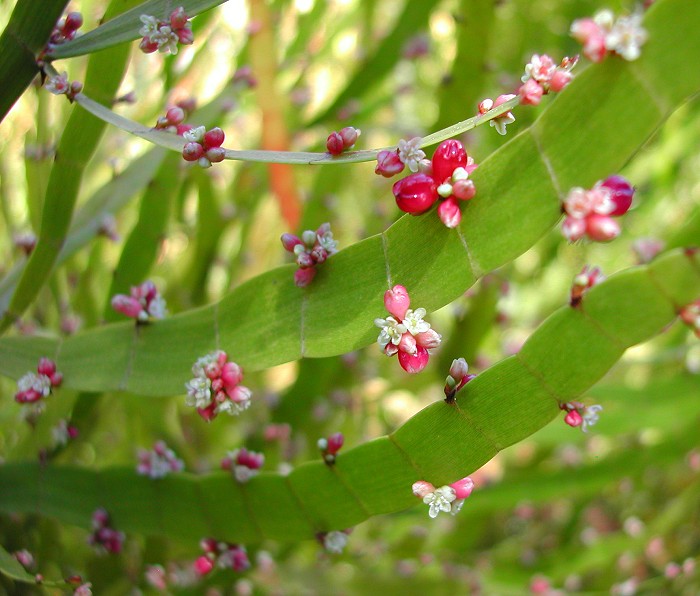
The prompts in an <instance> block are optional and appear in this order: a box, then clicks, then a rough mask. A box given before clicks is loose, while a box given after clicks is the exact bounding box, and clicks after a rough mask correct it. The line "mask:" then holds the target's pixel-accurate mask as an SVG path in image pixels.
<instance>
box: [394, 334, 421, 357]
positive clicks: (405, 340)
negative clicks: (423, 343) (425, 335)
mask: <svg viewBox="0 0 700 596" xmlns="http://www.w3.org/2000/svg"><path fill="white" fill-rule="evenodd" d="M417 345H418V344H417V343H416V338H415V337H413V336H412V335H411V334H410V333H408V332H406V333H404V334H403V335H402V336H401V341H400V342H399V350H400V351H401V352H405V353H406V354H415V353H416V351H417V349H418V348H417Z"/></svg>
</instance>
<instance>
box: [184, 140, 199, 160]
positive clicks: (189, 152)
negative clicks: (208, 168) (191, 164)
mask: <svg viewBox="0 0 700 596" xmlns="http://www.w3.org/2000/svg"><path fill="white" fill-rule="evenodd" d="M202 155H204V147H202V146H201V145H200V144H199V143H193V142H191V143H187V144H186V145H185V146H184V147H183V148H182V157H183V158H184V159H185V161H197V160H198V159H199V158H200V157H202Z"/></svg>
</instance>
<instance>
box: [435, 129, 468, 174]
mask: <svg viewBox="0 0 700 596" xmlns="http://www.w3.org/2000/svg"><path fill="white" fill-rule="evenodd" d="M432 163H433V178H435V180H436V182H437V183H438V184H442V183H443V182H444V181H445V180H447V179H448V178H450V177H451V176H452V172H454V171H455V168H463V167H465V166H466V165H467V152H466V151H465V150H464V146H463V145H462V143H460V142H459V141H456V140H455V139H448V140H447V141H443V142H442V143H440V144H439V145H438V148H437V149H436V150H435V153H434V154H433V162H432Z"/></svg>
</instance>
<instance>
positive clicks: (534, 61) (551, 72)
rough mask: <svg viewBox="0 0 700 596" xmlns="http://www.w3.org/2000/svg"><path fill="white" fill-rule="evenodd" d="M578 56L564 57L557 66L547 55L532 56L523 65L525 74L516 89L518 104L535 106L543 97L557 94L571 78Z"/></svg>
mask: <svg viewBox="0 0 700 596" xmlns="http://www.w3.org/2000/svg"><path fill="white" fill-rule="evenodd" d="M576 62H578V56H574V57H573V58H569V57H565V58H564V59H563V60H562V61H561V62H560V63H559V65H557V64H555V62H554V60H552V58H550V57H549V56H548V55H547V54H542V55H541V56H540V55H539V54H533V56H532V58H531V59H530V62H529V63H528V64H526V65H525V74H524V75H523V76H522V78H521V79H520V80H521V81H522V82H523V84H522V85H521V86H520V87H519V88H518V96H519V97H520V103H521V104H523V105H530V106H536V105H538V104H539V103H540V101H541V100H542V96H543V95H547V94H548V93H549V92H550V91H551V92H552V93H559V91H561V90H562V89H563V88H564V87H566V86H567V85H568V84H569V83H570V82H571V79H572V78H573V75H572V74H571V69H572V68H573V67H574V66H576Z"/></svg>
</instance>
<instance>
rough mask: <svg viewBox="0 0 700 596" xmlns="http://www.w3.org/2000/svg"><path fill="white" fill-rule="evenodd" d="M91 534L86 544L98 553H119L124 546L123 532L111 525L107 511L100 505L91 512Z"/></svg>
mask: <svg viewBox="0 0 700 596" xmlns="http://www.w3.org/2000/svg"><path fill="white" fill-rule="evenodd" d="M92 529H93V532H92V534H91V535H90V536H89V537H88V544H89V545H91V546H93V547H94V548H95V550H96V551H97V552H99V553H110V554H119V553H120V552H121V550H122V547H123V546H124V533H123V532H118V531H117V530H115V529H114V528H112V526H111V521H110V516H109V513H107V511H106V510H105V509H102V508H101V507H100V508H99V509H97V510H95V512H94V513H93V514H92Z"/></svg>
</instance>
